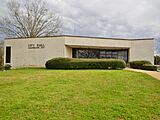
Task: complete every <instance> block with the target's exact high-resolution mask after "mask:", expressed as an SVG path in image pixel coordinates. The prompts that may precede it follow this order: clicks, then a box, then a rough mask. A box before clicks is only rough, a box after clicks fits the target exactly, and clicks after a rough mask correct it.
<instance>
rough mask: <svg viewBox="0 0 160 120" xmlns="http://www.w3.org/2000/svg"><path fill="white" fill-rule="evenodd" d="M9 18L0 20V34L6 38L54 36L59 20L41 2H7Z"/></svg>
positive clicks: (35, 0) (33, 0) (58, 29)
mask: <svg viewBox="0 0 160 120" xmlns="http://www.w3.org/2000/svg"><path fill="white" fill-rule="evenodd" d="M8 10H9V17H4V18H3V19H1V20H0V32H1V33H3V34H5V35H6V37H39V36H48V35H56V34H58V33H59V31H60V29H61V27H62V21H61V18H60V17H59V16H58V15H56V14H55V13H52V12H50V11H49V10H48V9H47V4H46V3H45V2H44V1H43V0H25V2H22V1H21V2H20V1H16V0H11V1H10V2H8Z"/></svg>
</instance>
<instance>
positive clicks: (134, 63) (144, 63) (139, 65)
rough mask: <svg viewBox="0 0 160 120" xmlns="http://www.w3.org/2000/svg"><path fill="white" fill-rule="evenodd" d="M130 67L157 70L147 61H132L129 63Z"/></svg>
mask: <svg viewBox="0 0 160 120" xmlns="http://www.w3.org/2000/svg"><path fill="white" fill-rule="evenodd" d="M129 65H130V67H131V68H134V69H143V70H151V71H157V67H156V66H154V65H152V63H151V62H149V61H132V62H130V63H129Z"/></svg>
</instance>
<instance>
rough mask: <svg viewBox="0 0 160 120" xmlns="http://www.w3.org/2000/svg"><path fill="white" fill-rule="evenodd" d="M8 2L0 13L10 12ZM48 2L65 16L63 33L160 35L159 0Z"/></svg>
mask: <svg viewBox="0 0 160 120" xmlns="http://www.w3.org/2000/svg"><path fill="white" fill-rule="evenodd" d="M6 1H7V0H0V3H1V6H0V16H4V15H5V14H7V9H6ZM46 1H47V3H48V7H49V8H50V10H51V11H54V12H55V13H57V14H58V15H59V16H61V17H62V19H63V29H62V34H71V35H87V36H101V37H114V38H115V37H116V38H148V37H149V38H151V37H154V38H158V37H160V0H46ZM157 41H158V40H156V45H157V43H158V42H157ZM159 46H160V45H159Z"/></svg>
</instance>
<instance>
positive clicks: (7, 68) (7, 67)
mask: <svg viewBox="0 0 160 120" xmlns="http://www.w3.org/2000/svg"><path fill="white" fill-rule="evenodd" d="M11 67H12V66H11V65H9V64H6V65H5V66H4V69H5V70H10V69H11Z"/></svg>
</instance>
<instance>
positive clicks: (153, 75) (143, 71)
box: [125, 68, 160, 80]
mask: <svg viewBox="0 0 160 120" xmlns="http://www.w3.org/2000/svg"><path fill="white" fill-rule="evenodd" d="M125 70H130V71H135V72H142V73H147V74H148V75H150V76H152V77H154V78H156V79H158V80H160V72H156V71H147V70H139V69H132V68H125Z"/></svg>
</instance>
